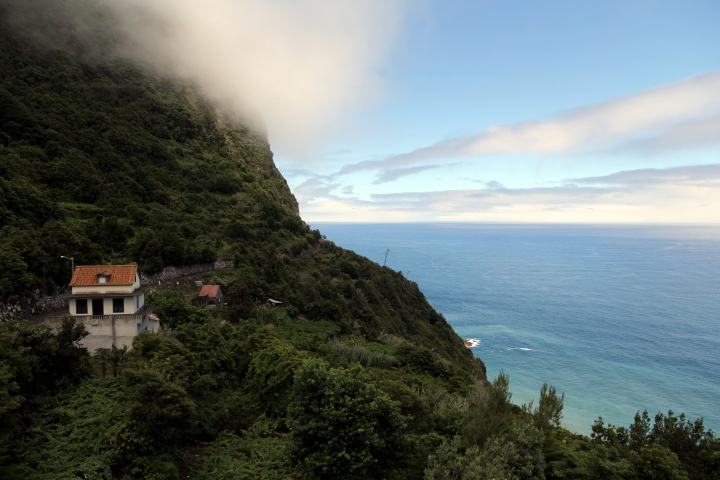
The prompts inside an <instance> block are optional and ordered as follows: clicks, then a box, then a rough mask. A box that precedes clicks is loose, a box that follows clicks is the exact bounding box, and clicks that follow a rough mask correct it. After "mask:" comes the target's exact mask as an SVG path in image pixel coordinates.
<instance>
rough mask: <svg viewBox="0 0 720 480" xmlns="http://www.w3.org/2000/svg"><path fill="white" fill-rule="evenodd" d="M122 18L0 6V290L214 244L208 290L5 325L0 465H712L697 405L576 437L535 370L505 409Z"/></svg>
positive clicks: (507, 398) (417, 296)
mask: <svg viewBox="0 0 720 480" xmlns="http://www.w3.org/2000/svg"><path fill="white" fill-rule="evenodd" d="M24 4H28V5H31V6H32V5H34V6H38V5H44V6H45V7H47V11H43V12H44V13H43V12H41V13H39V14H38V13H37V12H35V16H34V17H33V21H35V22H36V23H37V24H38V25H40V27H42V28H41V29H42V30H43V31H45V32H47V31H51V32H55V38H54V44H53V46H52V47H50V46H48V45H47V42H45V40H44V39H46V38H47V36H46V35H44V36H42V38H37V36H36V35H35V33H37V32H34V31H33V30H32V29H30V30H28V29H25V30H19V29H18V28H16V25H17V24H18V20H17V19H16V18H15V17H14V16H13V15H14V14H15V13H17V11H19V10H18V8H20V6H22V5H24ZM78 9H82V17H83V18H84V19H86V20H84V21H87V18H90V19H91V21H90V23H78V22H79V20H78V19H77V18H76V17H77V16H78V15H79V13H80V12H81V10H78ZM11 20H12V21H11ZM12 25H15V27H13V26H12ZM81 27H82V28H81ZM38 28H39V27H38ZM88 30H89V31H90V32H91V33H93V32H94V33H93V36H92V38H93V39H94V40H95V41H94V42H93V43H88V37H87V34H88V33H87V32H88ZM98 32H99V33H98ZM117 34H118V33H117V32H115V31H114V30H113V24H112V16H111V15H110V14H109V13H107V12H105V11H104V10H103V9H102V3H101V2H89V1H87V0H53V1H33V2H25V1H21V0H0V296H2V297H8V296H11V295H14V294H17V293H19V292H23V291H26V290H28V289H35V288H47V289H48V290H50V289H52V288H53V287H55V286H63V285H65V284H67V282H68V280H69V278H70V268H69V265H68V264H67V261H66V260H64V259H61V258H60V256H61V255H65V256H72V257H74V258H75V263H76V264H95V263H99V264H102V263H124V262H137V263H138V264H139V266H140V269H141V270H142V271H144V272H147V273H152V272H155V271H158V270H160V269H161V268H163V267H164V266H167V265H184V264H193V263H200V262H209V261H213V260H215V259H220V258H221V259H231V260H233V264H234V267H233V268H229V269H225V270H221V271H214V272H210V273H207V274H205V276H204V278H203V280H204V281H205V282H206V283H213V284H219V285H220V286H221V287H222V289H223V291H224V292H225V293H226V295H225V303H226V305H225V306H224V307H222V308H218V309H214V310H206V309H204V308H202V307H200V306H193V305H191V304H190V302H189V300H190V298H191V297H192V296H193V294H196V293H197V292H193V291H192V290H186V289H183V287H178V288H175V289H154V290H151V291H149V292H148V293H147V294H146V300H147V302H148V303H151V304H152V305H153V306H154V311H155V313H157V314H158V316H159V317H160V321H161V325H162V328H161V330H160V332H159V333H157V334H151V333H147V332H145V333H142V334H140V335H139V336H137V337H136V338H135V340H134V342H133V344H132V348H130V349H127V348H123V349H118V348H115V347H112V348H110V349H100V350H98V351H96V352H88V351H87V350H86V349H85V348H83V347H82V346H81V344H80V342H81V340H82V339H83V338H84V336H85V335H87V332H86V331H85V330H84V327H83V326H82V325H78V324H76V323H75V322H74V320H72V319H71V318H66V319H65V320H64V321H63V323H62V325H61V327H60V328H59V329H58V330H57V331H51V330H49V329H47V328H45V327H42V326H37V325H34V324H32V323H30V322H28V321H12V322H6V323H0V478H7V479H23V480H26V479H30V480H33V479H38V480H40V479H75V478H92V479H112V478H115V479H157V480H161V479H179V478H194V479H235V478H259V479H303V478H304V479H370V478H373V479H376V478H377V479H381V478H387V479H397V480H401V479H408V480H409V479H422V478H425V479H655V478H668V479H686V478H687V479H717V478H718V476H720V442H719V441H718V439H717V438H716V437H715V434H714V433H713V432H711V431H708V430H706V429H705V428H704V425H703V423H702V419H699V420H695V421H690V420H688V419H686V418H685V416H684V415H680V416H676V415H675V414H674V413H672V412H669V413H668V414H667V415H664V414H661V413H658V414H657V415H656V416H655V417H654V421H653V420H651V417H650V415H649V414H648V413H647V412H643V413H638V415H637V416H636V417H635V419H634V423H632V424H631V425H630V426H629V427H627V428H626V427H616V426H614V425H606V424H605V423H604V422H603V420H602V418H600V419H598V421H597V422H596V423H595V424H594V425H593V426H592V431H593V434H592V436H590V437H588V436H583V435H577V434H574V433H571V432H569V431H568V430H566V429H564V428H563V427H562V425H561V420H562V409H563V405H564V396H563V395H562V394H561V393H560V394H559V393H558V392H557V391H556V389H555V388H554V387H552V386H550V385H544V386H543V387H542V389H541V390H540V392H539V400H538V404H537V406H533V405H521V406H518V405H515V404H513V403H512V394H511V390H510V379H509V377H508V376H507V375H505V374H504V373H501V374H500V375H499V376H498V377H497V378H495V379H492V381H488V379H487V378H486V373H485V367H484V365H483V363H482V361H481V360H480V359H477V358H474V357H473V356H472V354H471V353H470V351H469V350H468V349H467V348H466V347H465V346H464V344H463V342H462V340H461V339H460V338H459V337H458V336H457V334H456V333H455V332H454V331H453V329H452V328H451V326H450V325H449V324H448V323H447V322H446V320H445V318H444V317H443V316H442V315H441V314H439V313H438V312H436V311H435V310H434V309H433V308H432V306H431V305H430V304H429V303H428V301H427V300H426V298H425V297H424V295H423V294H422V292H421V291H420V289H419V288H418V285H417V284H416V283H414V282H411V281H409V280H408V279H407V278H405V277H404V276H403V274H402V273H401V272H396V271H393V270H391V269H389V268H387V267H384V266H380V265H378V264H375V263H373V262H370V261H369V260H367V259H365V258H363V257H360V256H359V255H356V254H355V253H354V252H351V251H348V250H344V249H342V248H340V247H338V246H336V245H335V244H334V243H333V242H331V241H328V240H327V239H324V238H323V237H322V235H321V233H320V232H319V231H317V230H312V229H311V228H310V227H309V226H308V225H307V224H305V223H304V222H303V221H302V220H301V218H300V217H299V216H298V212H297V203H296V202H295V199H294V198H293V196H292V194H291V193H290V191H289V189H288V187H287V185H286V183H285V181H284V179H283V178H282V176H281V175H280V174H279V172H278V171H277V169H276V168H275V166H274V164H273V161H272V153H271V151H270V148H269V145H268V142H267V140H266V138H265V136H264V135H263V134H261V133H258V132H255V131H253V130H251V129H249V128H247V127H246V126H243V124H241V123H239V122H237V121H231V120H230V119H229V118H228V117H227V115H224V114H223V113H222V112H221V111H219V110H220V109H219V107H218V106H217V105H214V104H212V103H211V102H208V101H206V100H204V99H203V98H202V97H201V96H200V95H199V94H198V93H197V92H196V90H195V89H194V87H193V86H192V85H191V84H189V83H187V82H183V81H181V80H178V79H172V78H167V77H163V76H160V75H158V74H156V73H154V72H152V71H151V70H148V69H146V68H142V67H141V66H138V65H137V64H134V63H132V62H130V61H129V60H126V59H123V58H122V57H120V56H117V55H115V54H114V53H113V49H112V45H113V42H114V41H115V40H114V36H113V35H117ZM267 297H272V298H274V299H279V300H280V301H282V307H275V308H270V307H267V306H263V305H259V303H262V300H263V299H265V298H267Z"/></svg>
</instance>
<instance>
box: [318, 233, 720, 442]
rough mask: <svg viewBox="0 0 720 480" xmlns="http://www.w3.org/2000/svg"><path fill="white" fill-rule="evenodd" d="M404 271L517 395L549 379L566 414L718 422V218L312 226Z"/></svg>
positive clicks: (581, 427)
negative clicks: (655, 222) (690, 222)
mask: <svg viewBox="0 0 720 480" xmlns="http://www.w3.org/2000/svg"><path fill="white" fill-rule="evenodd" d="M312 227H313V228H318V229H319V230H320V232H321V233H322V234H324V235H326V236H327V238H328V239H329V240H332V241H333V242H335V243H336V244H337V245H339V246H341V247H343V248H346V249H349V250H354V251H355V252H356V253H358V254H360V255H363V256H365V257H368V258H369V259H371V260H373V261H375V262H378V263H380V264H382V263H383V260H384V257H385V251H386V249H390V252H389V254H388V257H387V266H388V267H390V268H392V269H394V270H399V271H402V272H403V273H404V274H405V275H406V276H407V277H408V279H409V280H412V281H414V282H417V283H418V285H419V287H420V289H421V290H422V291H423V293H424V294H425V296H426V297H427V299H428V301H429V302H430V303H431V304H432V305H433V306H434V307H435V309H436V310H438V311H439V312H440V313H442V314H443V315H444V316H445V318H446V319H447V320H448V322H449V323H450V324H451V325H452V326H453V328H454V329H455V331H456V332H457V333H458V334H459V335H460V336H461V337H463V338H472V339H476V340H478V341H479V343H478V344H477V346H475V347H473V348H472V351H473V353H474V354H475V355H476V356H478V357H480V358H481V359H482V360H483V361H484V362H485V365H486V367H487V371H488V378H491V379H492V378H495V377H496V376H497V374H498V373H499V372H500V371H501V370H502V371H504V372H505V373H506V374H508V375H509V377H510V389H511V391H512V393H513V397H512V399H513V402H515V403H518V404H520V403H524V402H528V401H530V400H532V399H535V401H536V403H537V398H538V396H539V391H540V388H541V387H542V385H543V383H544V382H547V383H550V384H552V385H554V386H555V387H556V388H557V389H558V392H564V393H565V407H564V410H563V419H562V425H563V426H565V427H566V428H568V429H570V430H572V431H575V432H578V433H583V434H589V433H590V431H591V426H592V424H593V421H594V420H596V419H597V418H598V417H599V416H602V417H603V419H604V421H605V423H606V424H607V423H612V424H614V425H618V426H620V425H624V426H627V425H629V424H630V423H632V421H633V417H634V415H635V413H636V412H637V411H642V410H644V409H647V410H648V412H649V413H650V414H651V415H654V414H655V413H657V412H659V411H661V412H663V413H667V412H668V410H672V411H673V412H674V413H675V414H679V413H681V412H684V413H685V414H686V415H687V417H688V418H689V419H692V420H694V419H695V418H699V417H704V421H705V426H706V428H712V429H713V430H714V431H715V432H716V433H718V432H719V431H720V227H719V226H623V225H602V226H588V225H562V226H558V225H511V224H502V225H493V224H472V223H453V224H449V223H435V224H371V225H368V224H350V223H348V224H338V223H322V224H313V225H312Z"/></svg>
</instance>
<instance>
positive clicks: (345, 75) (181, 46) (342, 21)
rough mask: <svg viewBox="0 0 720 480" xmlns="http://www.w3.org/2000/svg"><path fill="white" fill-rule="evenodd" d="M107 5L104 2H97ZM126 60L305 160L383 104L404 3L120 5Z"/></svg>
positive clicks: (245, 0)
mask: <svg viewBox="0 0 720 480" xmlns="http://www.w3.org/2000/svg"><path fill="white" fill-rule="evenodd" d="M98 1H101V0H98ZM108 5H110V6H111V7H113V8H114V9H115V10H116V11H117V12H118V13H119V15H120V17H121V18H122V19H124V22H123V26H124V29H125V30H126V32H127V33H128V34H129V35H128V36H129V37H130V38H131V39H132V45H131V46H130V48H129V49H128V53H131V54H133V55H137V56H140V57H142V58H144V59H146V60H149V61H151V62H152V63H153V65H155V66H159V67H163V68H168V69H171V70H172V71H173V72H174V73H176V74H179V75H181V76H183V77H186V78H189V79H192V80H194V81H196V82H197V83H198V84H199V85H200V86H201V87H202V88H203V90H204V93H205V94H206V95H208V96H210V97H211V98H213V99H214V100H216V101H218V102H219V103H221V104H222V105H223V106H225V107H227V108H230V109H232V110H235V111H236V112H239V113H240V114H242V115H244V117H245V118H246V119H247V116H248V112H260V115H261V116H262V118H263V119H264V121H265V123H266V125H267V128H268V131H269V135H270V137H271V140H272V142H273V146H274V147H278V148H280V149H283V150H286V151H287V150H293V151H296V152H300V151H304V149H307V148H309V147H311V146H312V145H313V142H316V141H318V140H320V137H321V136H322V135H323V132H324V131H325V130H328V129H330V128H332V127H333V126H335V125H336V124H337V123H338V122H339V121H341V119H342V118H343V117H344V116H345V115H346V114H347V111H348V109H353V108H361V107H363V106H365V105H367V104H369V103H372V102H373V101H375V100H376V99H377V96H378V92H379V89H380V80H379V77H378V75H377V74H376V73H375V69H376V68H377V66H378V65H379V64H381V63H382V61H383V60H384V58H385V55H386V53H387V52H388V50H389V48H390V46H391V45H392V43H393V40H394V37H395V34H396V32H397V30H398V27H399V24H400V21H401V18H402V15H403V13H404V9H405V0H333V1H318V0H273V1H270V0H268V1H259V0H205V1H202V2H201V1H197V0H113V1H112V2H108Z"/></svg>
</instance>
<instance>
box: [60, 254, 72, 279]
mask: <svg viewBox="0 0 720 480" xmlns="http://www.w3.org/2000/svg"><path fill="white" fill-rule="evenodd" d="M60 258H66V259H68V260H70V268H71V269H72V271H71V272H70V279H71V280H72V276H73V275H75V259H74V258H73V257H66V256H65V255H60Z"/></svg>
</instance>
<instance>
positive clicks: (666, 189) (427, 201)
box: [301, 165, 720, 223]
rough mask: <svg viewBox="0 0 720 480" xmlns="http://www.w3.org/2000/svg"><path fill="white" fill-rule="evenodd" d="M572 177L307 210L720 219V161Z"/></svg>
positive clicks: (534, 218)
mask: <svg viewBox="0 0 720 480" xmlns="http://www.w3.org/2000/svg"><path fill="white" fill-rule="evenodd" d="M571 181H572V182H574V183H575V184H579V185H580V186H576V185H565V186H555V187H539V188H525V189H511V188H482V189H464V190H443V191H434V192H398V193H391V194H376V195H372V196H371V197H370V200H369V201H368V200H359V199H357V198H356V197H348V198H343V197H341V196H338V195H332V196H328V197H325V198H319V197H315V201H314V202H313V203H306V204H303V206H302V207H301V209H302V211H303V216H304V218H307V219H308V220H309V221H310V222H313V221H347V219H348V218H352V219H353V221H356V222H413V221H414V222H428V221H490V222H573V223H586V222H587V223H617V222H633V223H720V165H699V166H692V167H677V168H668V169H643V170H634V171H624V172H617V173H614V174H611V175H607V176H604V177H592V178H579V179H573V180H571ZM488 187H489V186H488Z"/></svg>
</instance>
